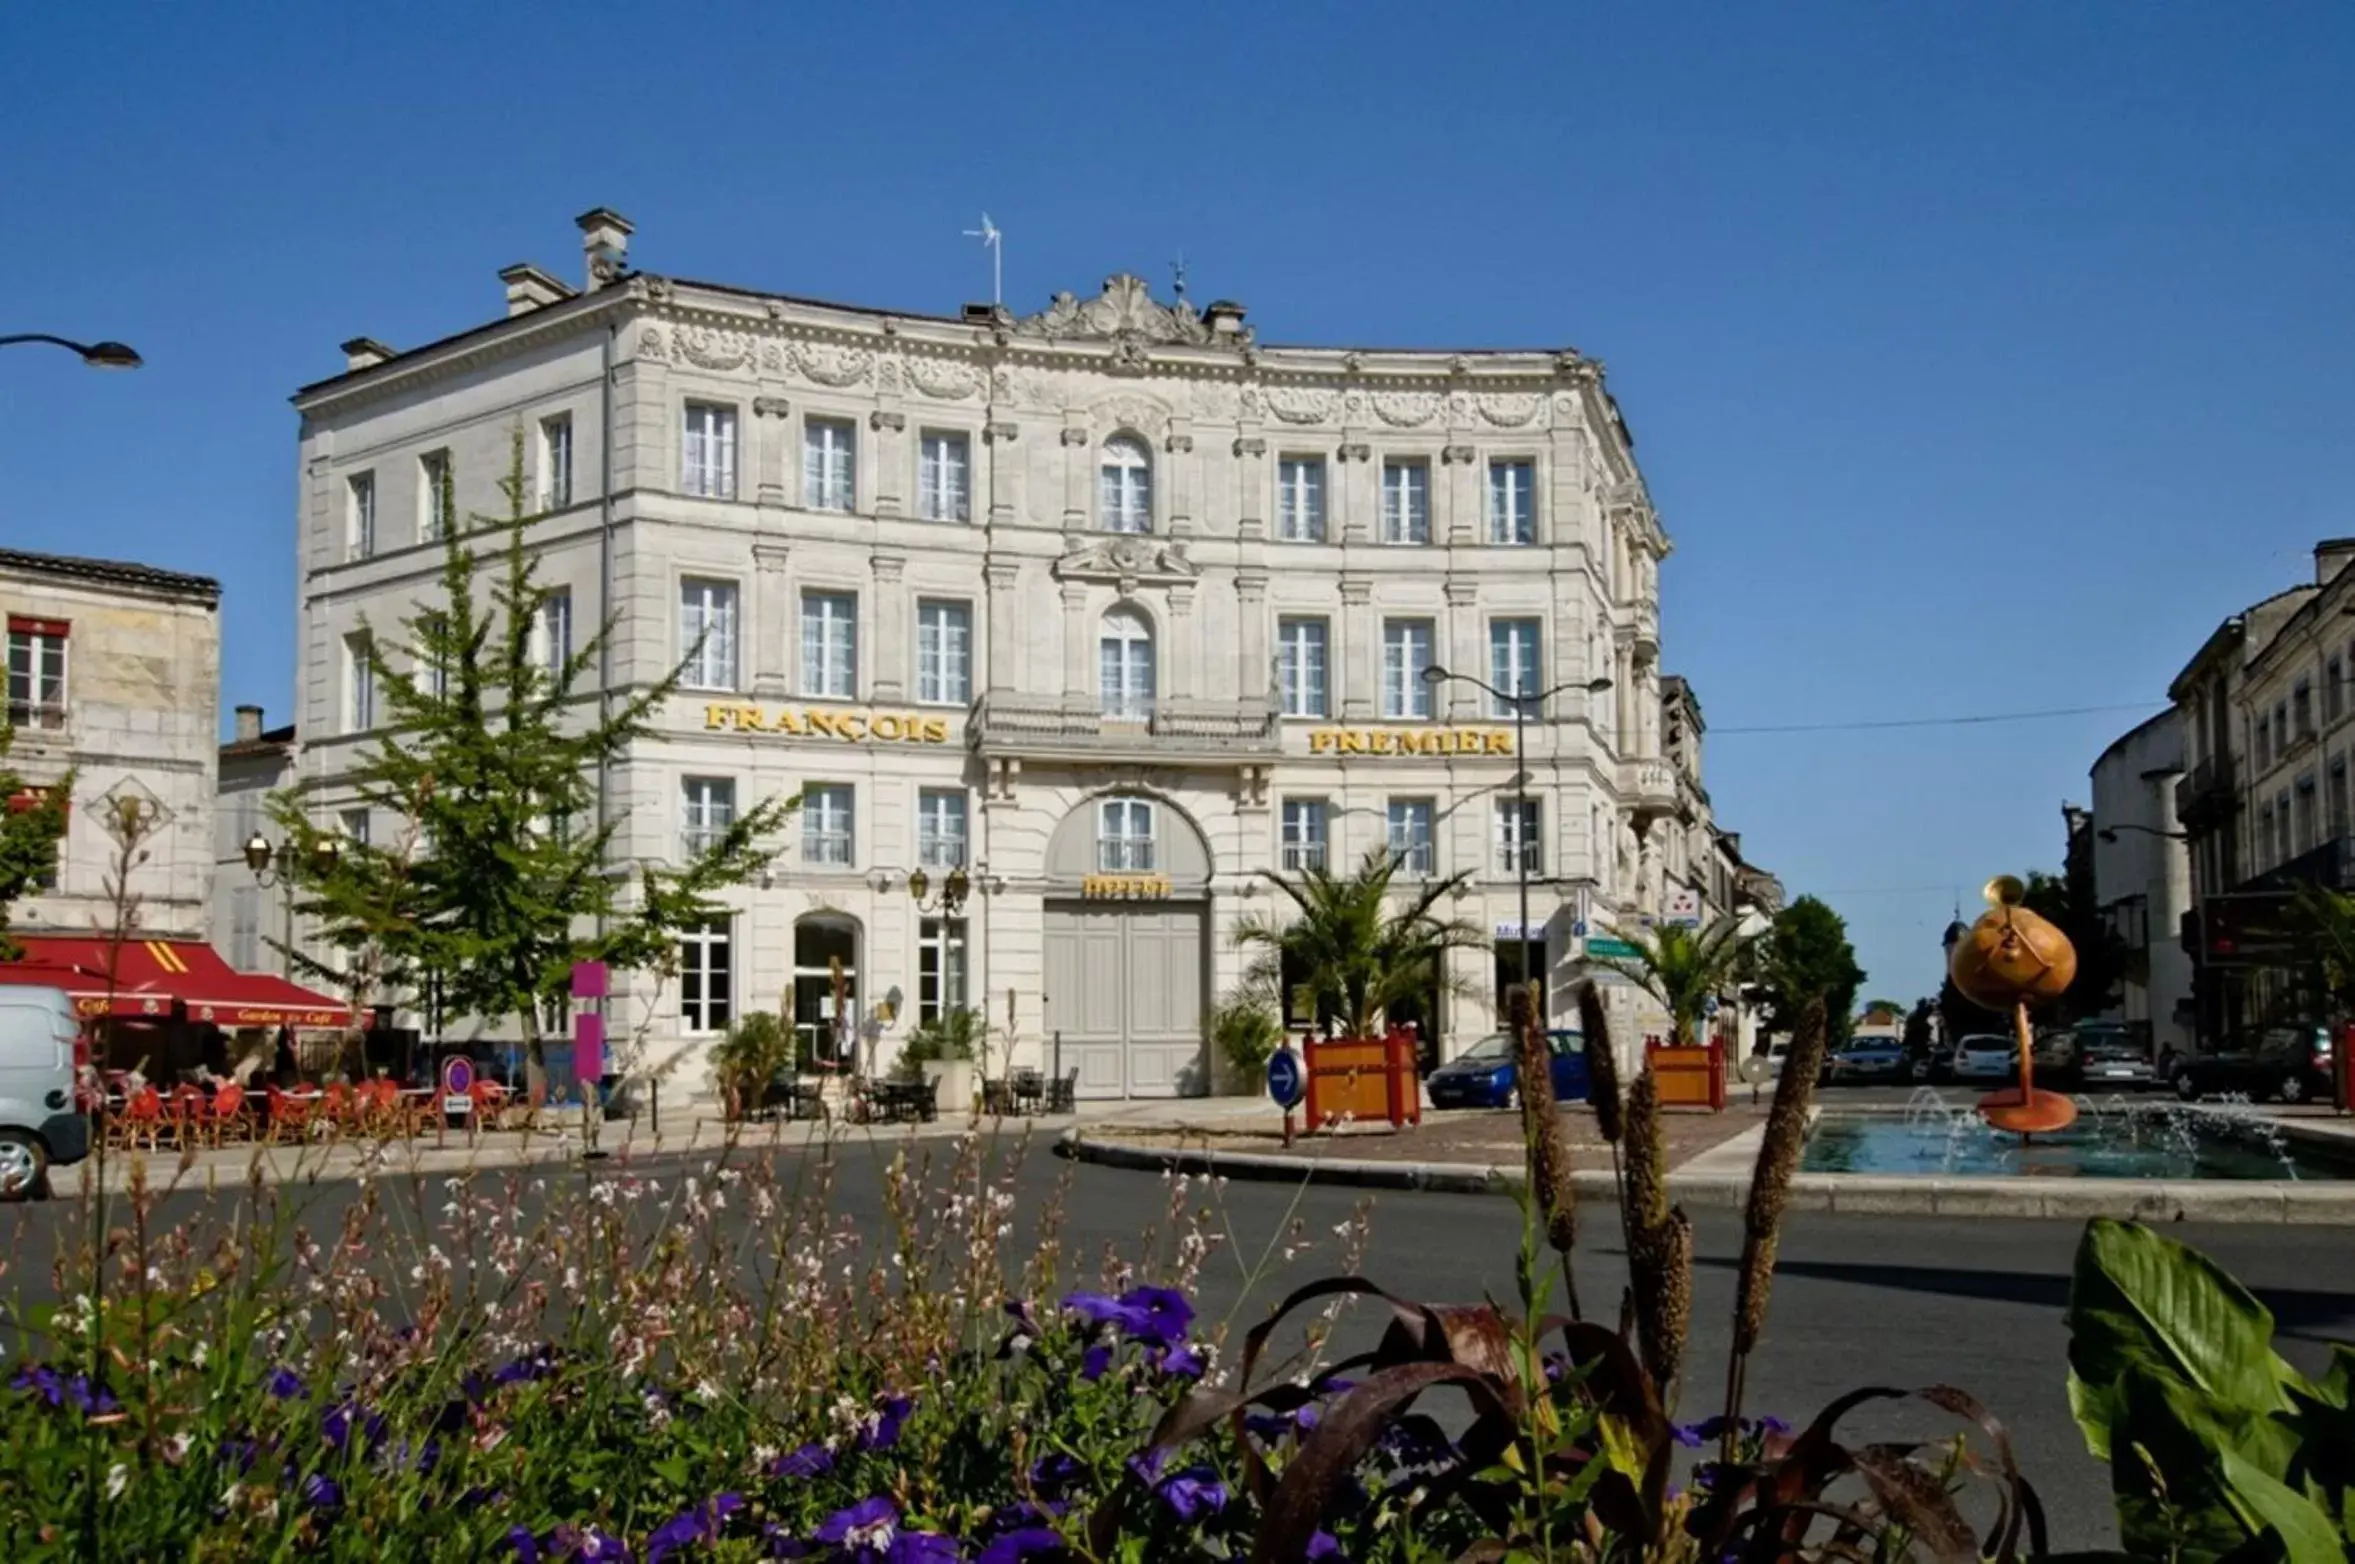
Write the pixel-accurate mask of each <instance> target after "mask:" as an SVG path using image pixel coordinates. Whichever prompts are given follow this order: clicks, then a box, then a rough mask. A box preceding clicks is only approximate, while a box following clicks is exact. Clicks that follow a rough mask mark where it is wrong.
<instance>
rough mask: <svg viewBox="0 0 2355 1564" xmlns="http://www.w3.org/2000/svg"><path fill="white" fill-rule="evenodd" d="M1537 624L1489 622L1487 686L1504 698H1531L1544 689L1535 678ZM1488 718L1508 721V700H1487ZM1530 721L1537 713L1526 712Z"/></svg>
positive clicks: (1508, 620)
mask: <svg viewBox="0 0 2355 1564" xmlns="http://www.w3.org/2000/svg"><path fill="white" fill-rule="evenodd" d="M1537 653H1538V640H1537V621H1536V620H1534V619H1493V620H1490V621H1489V625H1488V682H1489V683H1490V684H1492V685H1494V686H1495V687H1496V688H1497V689H1499V690H1502V691H1503V692H1504V693H1505V694H1506V695H1508V696H1511V695H1535V694H1536V693H1537V692H1538V691H1539V690H1541V689H1543V688H1545V686H1544V685H1543V684H1542V683H1541V682H1540V681H1539V677H1538V660H1537ZM1489 711H1490V713H1491V715H1494V716H1498V717H1510V716H1511V715H1512V714H1513V703H1512V702H1511V701H1510V700H1500V699H1497V698H1495V697H1493V696H1492V697H1490V699H1489ZM1530 715H1531V716H1532V717H1534V716H1536V715H1537V713H1536V712H1535V711H1534V710H1533V711H1531V712H1530Z"/></svg>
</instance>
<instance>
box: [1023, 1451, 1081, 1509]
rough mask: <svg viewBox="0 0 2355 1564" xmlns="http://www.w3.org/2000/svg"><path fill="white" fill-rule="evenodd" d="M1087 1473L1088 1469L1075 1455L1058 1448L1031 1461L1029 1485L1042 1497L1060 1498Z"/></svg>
mask: <svg viewBox="0 0 2355 1564" xmlns="http://www.w3.org/2000/svg"><path fill="white" fill-rule="evenodd" d="M1087 1474H1088V1469H1087V1468H1086V1467H1084V1466H1082V1465H1080V1464H1079V1460H1078V1458H1077V1457H1075V1456H1069V1455H1065V1454H1064V1453H1063V1452H1061V1451H1060V1450H1058V1451H1056V1452H1055V1453H1054V1454H1053V1455H1045V1456H1041V1457H1039V1458H1038V1459H1037V1460H1036V1461H1033V1462H1032V1463H1031V1466H1030V1486H1031V1490H1032V1491H1033V1492H1034V1493H1036V1494H1037V1495H1038V1496H1039V1497H1040V1498H1042V1499H1060V1498H1061V1497H1063V1496H1064V1495H1065V1494H1067V1493H1069V1492H1070V1491H1071V1490H1072V1489H1073V1488H1074V1487H1075V1486H1077V1485H1078V1483H1079V1480H1080V1479H1081V1478H1083V1477H1085V1476H1087Z"/></svg>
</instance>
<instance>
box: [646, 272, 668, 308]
mask: <svg viewBox="0 0 2355 1564" xmlns="http://www.w3.org/2000/svg"><path fill="white" fill-rule="evenodd" d="M646 297H648V298H650V299H652V300H653V301H654V302H655V303H657V304H668V303H669V302H670V297H671V280H670V279H669V278H668V277H649V278H647V279H646Z"/></svg>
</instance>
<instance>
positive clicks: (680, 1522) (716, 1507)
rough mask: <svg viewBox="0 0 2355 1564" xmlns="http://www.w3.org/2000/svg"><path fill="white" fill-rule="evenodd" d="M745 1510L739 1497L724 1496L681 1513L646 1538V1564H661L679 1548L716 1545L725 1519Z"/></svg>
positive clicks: (731, 1494) (738, 1495)
mask: <svg viewBox="0 0 2355 1564" xmlns="http://www.w3.org/2000/svg"><path fill="white" fill-rule="evenodd" d="M743 1508H744V1496H743V1495H742V1494H734V1493H723V1494H719V1495H717V1496H716V1497H714V1498H711V1499H708V1500H706V1501H705V1502H704V1503H702V1504H698V1505H696V1506H695V1507H694V1508H692V1509H688V1510H681V1511H680V1512H679V1513H678V1514H676V1515H674V1516H672V1517H671V1518H670V1519H669V1520H667V1521H664V1522H663V1523H662V1524H661V1525H660V1526H657V1527H655V1528H654V1531H653V1532H652V1533H651V1534H650V1535H649V1536H648V1537H647V1538H646V1564H662V1561H663V1560H664V1559H667V1558H669V1557H670V1556H671V1555H672V1554H673V1553H675V1552H677V1551H678V1550H679V1549H681V1548H688V1547H693V1546H694V1545H695V1544H696V1543H698V1542H717V1541H718V1540H719V1536H720V1528H721V1527H723V1526H725V1525H726V1524H727V1520H728V1517H729V1516H731V1515H733V1514H735V1513H736V1512H737V1511H738V1510H741V1509H743Z"/></svg>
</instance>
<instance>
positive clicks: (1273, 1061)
mask: <svg viewBox="0 0 2355 1564" xmlns="http://www.w3.org/2000/svg"><path fill="white" fill-rule="evenodd" d="M1267 1094H1268V1096H1269V1097H1271V1098H1273V1099H1274V1100H1275V1104H1276V1106H1277V1107H1279V1108H1281V1109H1283V1110H1284V1111H1285V1112H1286V1113H1290V1112H1291V1111H1292V1110H1293V1109H1294V1108H1297V1107H1299V1106H1300V1099H1301V1098H1302V1097H1304V1096H1306V1095H1307V1094H1308V1076H1307V1075H1306V1074H1305V1073H1304V1072H1303V1071H1302V1070H1301V1068H1300V1055H1298V1054H1296V1053H1294V1052H1293V1051H1292V1050H1291V1049H1290V1048H1289V1047H1286V1048H1279V1049H1277V1050H1276V1051H1275V1052H1274V1053H1272V1054H1269V1055H1268V1056H1267Z"/></svg>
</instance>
